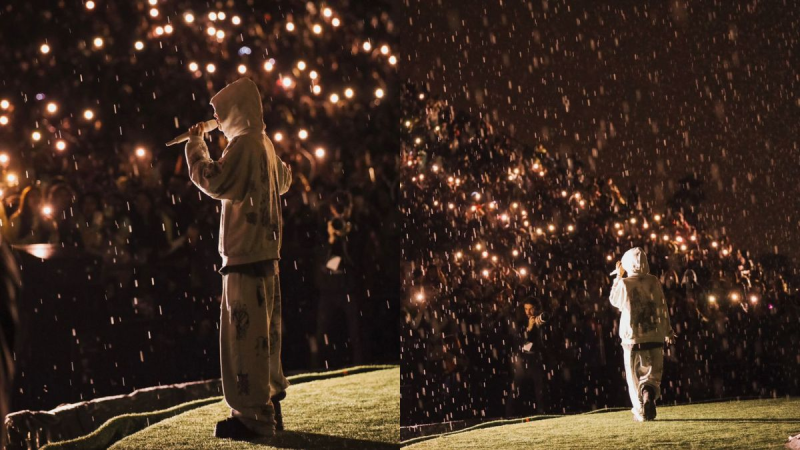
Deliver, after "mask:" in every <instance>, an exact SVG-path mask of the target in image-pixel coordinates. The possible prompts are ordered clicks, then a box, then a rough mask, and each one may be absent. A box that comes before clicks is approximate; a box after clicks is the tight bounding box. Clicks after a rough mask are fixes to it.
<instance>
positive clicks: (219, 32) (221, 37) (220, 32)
mask: <svg viewBox="0 0 800 450" xmlns="http://www.w3.org/2000/svg"><path fill="white" fill-rule="evenodd" d="M224 38H225V32H224V31H222V30H217V39H224Z"/></svg>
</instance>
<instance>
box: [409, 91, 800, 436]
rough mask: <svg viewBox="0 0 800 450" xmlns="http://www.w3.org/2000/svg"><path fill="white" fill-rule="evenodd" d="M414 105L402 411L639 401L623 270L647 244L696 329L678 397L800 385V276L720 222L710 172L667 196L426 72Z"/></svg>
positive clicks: (520, 412)
mask: <svg viewBox="0 0 800 450" xmlns="http://www.w3.org/2000/svg"><path fill="white" fill-rule="evenodd" d="M402 105H403V113H402V118H401V122H402V124H403V129H404V132H403V134H404V136H403V139H402V148H401V156H402V159H401V183H400V186H401V195H400V196H399V198H400V207H401V211H402V213H403V217H404V230H403V233H404V239H403V251H404V257H403V263H402V264H403V265H402V268H401V269H402V274H403V280H404V281H403V293H404V294H403V295H404V297H403V301H402V310H403V315H404V317H405V320H404V326H403V330H402V334H401V349H402V350H401V352H402V353H401V361H402V369H401V391H402V397H401V404H402V410H403V411H404V415H403V423H402V425H416V424H423V423H434V422H443V421H451V420H462V419H464V420H466V419H484V418H491V417H501V416H503V417H518V416H526V415H531V414H535V413H556V414H562V413H568V412H578V411H588V410H593V409H598V408H603V407H613V406H625V405H626V404H628V402H629V400H628V397H627V393H626V391H625V388H626V383H625V376H624V370H623V364H622V349H621V347H620V345H619V337H618V335H617V326H618V320H619V312H618V311H616V309H614V308H613V307H612V306H611V304H610V303H609V300H608V296H609V290H610V287H611V282H612V281H613V278H612V277H610V276H609V273H610V272H612V271H613V270H614V267H615V262H616V261H618V260H619V259H620V258H621V256H622V254H623V253H624V252H625V251H626V250H628V249H630V248H632V247H637V246H638V247H642V248H643V249H644V250H645V251H646V252H647V254H648V255H649V260H650V273H652V274H654V275H656V276H658V277H660V280H661V283H662V286H663V290H664V293H665V296H666V299H667V302H668V305H669V310H670V315H671V318H672V326H673V328H674V330H675V331H676V332H677V334H678V337H677V339H676V340H675V341H674V342H673V343H672V344H671V345H670V346H669V347H668V348H667V350H666V353H665V359H666V361H665V373H664V377H663V380H664V381H663V383H662V393H663V402H665V403H672V402H690V401H698V400H704V399H714V398H726V397H734V396H780V395H788V394H791V395H797V394H798V392H800V384H798V380H800V359H798V358H797V352H796V351H795V350H794V349H795V348H797V346H798V344H800V342H798V341H800V332H799V331H798V330H800V327H798V325H800V324H799V323H798V322H799V321H800V294H798V290H797V286H798V283H799V282H800V279H799V278H798V276H797V274H796V273H795V271H794V270H793V269H792V266H791V264H790V263H789V262H788V259H787V258H782V257H781V256H780V255H766V256H763V257H756V256H755V255H753V254H751V253H750V252H748V251H747V250H745V249H740V248H736V247H735V244H734V243H735V236H727V235H725V234H724V233H721V232H719V231H717V230H712V229H707V228H706V227H704V224H703V223H702V222H701V221H699V220H697V219H696V215H695V214H694V213H696V210H692V209H691V208H690V207H689V206H690V205H689V203H690V202H694V201H695V200H696V199H697V198H700V197H701V196H698V195H693V194H697V192H692V191H691V190H693V189H694V190H696V189H701V188H702V186H700V185H699V183H698V182H697V180H692V179H691V177H689V178H687V179H684V180H683V181H684V182H683V183H682V186H684V187H683V188H682V189H683V190H681V191H679V192H676V194H675V195H674V196H673V199H672V201H670V202H669V204H668V205H666V206H665V207H663V209H656V208H655V207H654V206H652V205H650V204H649V203H648V202H646V201H645V200H643V199H642V198H640V196H639V194H638V190H637V189H636V186H631V187H629V188H626V187H624V186H621V185H619V184H618V183H617V180H615V179H612V178H601V177H599V176H595V175H593V174H592V173H590V172H589V171H588V170H587V167H586V165H585V164H584V163H583V162H582V161H581V160H580V159H579V158H577V157H576V156H575V155H561V154H551V153H550V152H548V151H547V149H546V148H545V147H544V146H542V145H538V146H529V145H525V144H523V143H520V142H517V141H516V140H514V139H513V138H511V137H509V136H508V135H507V134H505V133H503V132H502V131H501V130H498V129H495V127H493V126H492V124H491V123H490V122H489V121H488V120H486V119H480V118H476V117H475V116H472V115H469V114H467V113H465V112H457V111H455V110H454V108H453V107H452V106H451V105H449V104H448V103H447V102H446V101H444V100H442V99H436V98H431V97H430V95H429V94H428V93H427V92H426V91H425V90H424V89H422V88H420V87H417V86H414V85H409V86H407V87H406V90H405V91H404V93H403V101H402ZM692 206H696V205H692ZM700 208H702V205H700ZM687 217H688V219H687Z"/></svg>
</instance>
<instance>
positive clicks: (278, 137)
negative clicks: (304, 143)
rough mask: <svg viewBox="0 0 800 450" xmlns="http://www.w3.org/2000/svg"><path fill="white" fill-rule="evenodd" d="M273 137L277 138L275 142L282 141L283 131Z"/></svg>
mask: <svg viewBox="0 0 800 450" xmlns="http://www.w3.org/2000/svg"><path fill="white" fill-rule="evenodd" d="M273 137H274V139H275V142H280V141H282V140H283V133H280V132H278V133H275V135H274V136H273Z"/></svg>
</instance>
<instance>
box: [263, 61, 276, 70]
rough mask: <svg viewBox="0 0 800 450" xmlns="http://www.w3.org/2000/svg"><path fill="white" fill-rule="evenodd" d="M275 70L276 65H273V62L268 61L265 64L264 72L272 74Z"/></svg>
mask: <svg viewBox="0 0 800 450" xmlns="http://www.w3.org/2000/svg"><path fill="white" fill-rule="evenodd" d="M274 68H275V63H273V62H272V61H267V62H265V63H264V70H266V71H267V72H272V69H274Z"/></svg>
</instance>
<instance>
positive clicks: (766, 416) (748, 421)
mask: <svg viewBox="0 0 800 450" xmlns="http://www.w3.org/2000/svg"><path fill="white" fill-rule="evenodd" d="M510 422H512V421H499V422H496V423H494V424H483V425H481V426H482V428H478V429H472V430H464V431H461V432H455V433H449V434H445V435H441V436H439V437H436V438H434V439H429V440H419V439H418V440H416V441H415V440H409V441H407V442H406V443H408V444H411V445H409V446H407V447H406V448H409V449H414V450H417V449H479V448H480V449H532V448H543V449H544V448H592V449H626V448H630V449H634V448H635V449H646V448H649V449H662V448H695V449H713V448H726V449H730V448H741V449H753V448H783V446H784V444H785V443H786V442H787V438H788V437H789V436H790V435H796V434H798V433H800V399H798V398H791V399H771V400H747V401H733V402H720V403H703V404H694V405H683V406H670V407H659V408H658V417H657V418H656V420H655V421H653V422H644V423H638V422H633V420H632V414H631V413H630V411H616V412H604V413H593V414H581V415H571V416H563V417H556V418H549V419H543V420H530V421H527V422H526V421H524V420H517V421H515V422H516V423H510ZM487 425H488V426H487ZM492 425H497V426H492ZM414 442H416V443H414Z"/></svg>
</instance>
